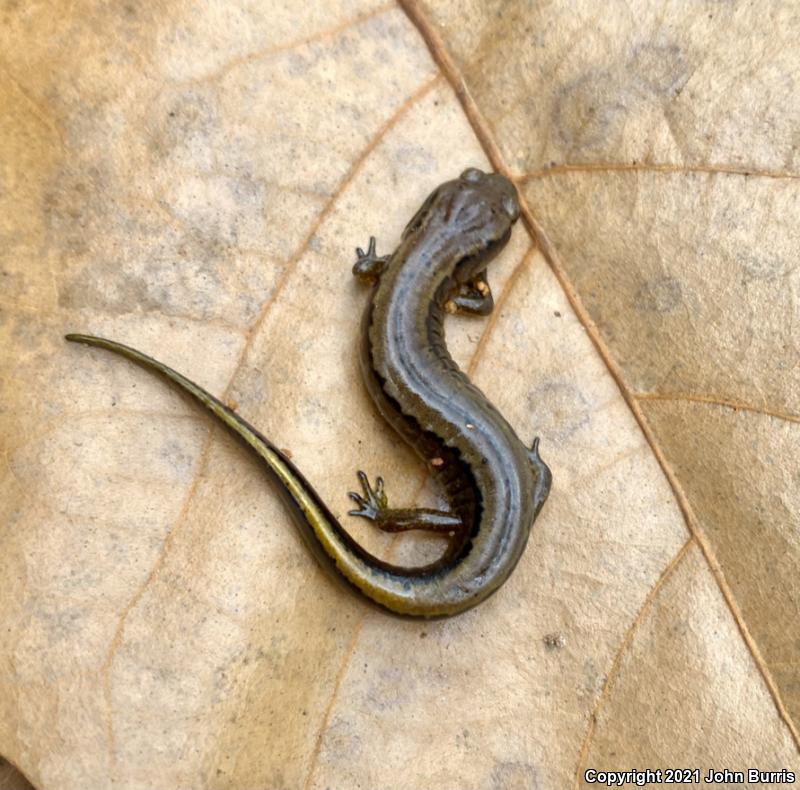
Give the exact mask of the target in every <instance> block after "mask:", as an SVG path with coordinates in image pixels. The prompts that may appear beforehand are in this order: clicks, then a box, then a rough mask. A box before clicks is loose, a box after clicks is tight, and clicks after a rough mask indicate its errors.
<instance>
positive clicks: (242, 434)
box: [65, 334, 482, 617]
mask: <svg viewBox="0 0 800 790" xmlns="http://www.w3.org/2000/svg"><path fill="white" fill-rule="evenodd" d="M65 338H66V339H67V340H69V341H71V342H73V343H85V344H86V345H89V346H97V347H98V348H104V349H107V350H108V351H113V352H114V353H115V354H120V355H121V356H123V357H126V358H127V359H130V360H131V361H133V362H136V363H138V364H139V365H142V366H143V367H145V368H148V369H149V370H153V371H156V372H158V373H160V374H161V375H163V376H165V377H166V378H168V379H169V380H170V381H172V382H173V383H175V384H176V385H177V386H178V387H179V388H180V389H181V390H183V391H184V392H186V393H188V394H189V395H191V396H192V397H194V398H195V400H197V401H199V402H200V403H201V404H202V405H203V406H205V407H206V408H207V409H208V410H209V411H210V412H211V413H212V414H214V416H215V417H217V418H218V419H219V420H220V421H221V422H222V423H223V424H224V425H225V426H226V427H227V428H229V429H230V430H231V431H232V432H233V433H234V434H236V436H238V437H239V438H240V439H241V440H242V441H244V442H245V444H247V445H248V447H250V448H251V449H252V450H253V451H254V452H255V453H256V454H257V455H258V456H259V457H260V458H261V459H262V460H263V461H264V463H265V464H266V466H267V468H268V469H269V470H270V472H271V473H272V474H273V476H274V477H275V478H276V479H277V481H278V482H279V483H280V486H279V489H280V491H281V494H282V495H283V498H284V500H285V502H286V504H287V505H288V506H289V509H290V510H291V512H292V515H293V516H294V518H295V521H296V523H297V525H298V527H299V528H300V532H301V534H302V535H303V538H304V539H305V541H306V543H307V544H308V546H309V548H310V549H311V551H312V552H313V553H314V555H315V556H316V557H317V559H318V560H319V562H320V564H321V565H322V566H323V567H325V568H326V569H328V570H330V571H335V573H334V575H335V576H336V577H337V578H338V579H340V580H341V579H344V580H346V581H347V582H349V583H350V584H351V585H352V586H353V587H355V588H356V589H357V590H358V591H359V592H360V593H362V594H363V595H365V596H367V598H369V599H371V600H372V601H373V602H374V603H377V604H378V605H379V606H381V607H383V608H385V609H388V610H389V611H391V612H394V613H395V614H402V615H411V616H422V617H441V616H445V615H450V614H456V613H457V612H459V611H463V610H464V609H467V608H470V607H471V606H474V605H475V604H477V603H478V602H479V601H480V600H482V597H478V598H477V599H475V600H472V601H470V602H469V603H467V602H465V601H462V602H460V603H459V604H458V605H455V606H454V605H453V604H452V603H449V604H448V603H445V602H443V601H441V600H439V597H440V594H441V591H440V590H439V588H438V585H437V584H436V583H435V582H434V584H433V587H432V588H431V587H430V584H431V580H430V579H426V578H424V577H419V576H417V577H414V576H410V575H409V574H408V573H407V572H406V573H403V569H402V568H398V567H396V566H392V565H390V564H388V563H386V562H384V561H383V560H381V559H379V558H378V557H374V556H373V555H372V554H370V553H369V552H367V551H366V550H365V549H364V548H362V547H361V546H360V545H359V544H358V543H356V541H354V540H353V538H351V537H350V535H349V534H348V533H347V532H346V530H345V529H344V528H343V527H342V526H341V524H339V522H338V521H337V519H336V517H335V516H334V515H333V514H332V513H331V512H330V510H329V509H328V507H327V506H326V505H325V503H324V502H323V501H322V499H321V498H320V497H319V495H318V494H317V493H316V491H314V489H313V488H312V486H311V485H310V484H309V483H308V481H307V480H306V479H305V477H303V475H302V474H301V472H300V471H299V470H298V469H297V467H296V466H295V465H294V464H293V463H292V462H291V461H290V460H289V459H288V458H287V457H286V456H285V455H284V454H283V453H282V452H281V451H280V450H278V448H277V447H275V445H274V444H272V442H270V441H269V440H268V439H267V438H266V437H264V436H263V435H262V434H261V433H259V432H258V431H257V430H256V429H255V428H254V427H253V426H252V425H250V424H249V423H248V422H246V421H245V420H243V419H242V418H241V417H240V416H239V415H238V414H236V412H234V411H233V410H232V409H230V408H228V407H227V406H226V405H225V404H224V403H223V402H222V401H220V400H219V399H218V398H215V397H214V396H213V395H211V394H210V393H208V392H206V390H204V389H203V388H202V387H200V386H198V385H197V384H195V383H194V382H193V381H190V380H189V379H187V378H186V377H185V376H182V375H181V374H180V373H178V372H177V371H175V370H173V369H172V368H170V367H167V365H164V364H163V363H161V362H159V361H158V360H156V359H153V358H152V357H149V356H147V355H146V354H143V353H142V352H141V351H137V350H136V349H135V348H131V347H130V346H126V345H123V344H122V343H117V342H115V341H113V340H107V339H106V338H102V337H96V336H94V335H81V334H69V335H65ZM437 590H438V591H439V595H437V594H435V593H436V592H437ZM432 593H433V594H432Z"/></svg>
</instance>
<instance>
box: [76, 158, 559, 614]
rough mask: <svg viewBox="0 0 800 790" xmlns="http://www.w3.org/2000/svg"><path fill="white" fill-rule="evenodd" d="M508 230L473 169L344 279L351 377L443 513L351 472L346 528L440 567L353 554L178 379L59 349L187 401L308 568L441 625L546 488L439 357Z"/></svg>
mask: <svg viewBox="0 0 800 790" xmlns="http://www.w3.org/2000/svg"><path fill="white" fill-rule="evenodd" d="M518 217H519V202H518V198H517V193H516V189H515V187H514V185H513V184H512V183H511V182H510V181H509V180H508V179H506V178H505V177H504V176H502V175H500V174H498V173H484V172H482V171H481V170H478V169H476V168H469V169H467V170H465V171H464V172H463V173H462V174H461V175H460V177H459V178H457V179H454V180H452V181H447V182H446V183H444V184H441V185H440V186H439V187H437V188H436V189H435V190H434V191H433V192H432V193H431V195H430V196H429V197H428V198H427V200H425V202H424V203H423V204H422V206H421V208H420V209H419V210H418V211H417V213H416V214H415V215H414V217H413V218H412V219H411V221H410V222H409V223H408V225H407V226H406V228H405V230H404V231H403V233H402V236H401V239H400V243H399V245H398V247H397V249H396V250H395V251H394V252H393V253H392V254H391V255H383V256H379V255H377V254H376V250H375V246H376V245H375V239H374V237H373V238H371V239H370V242H369V245H368V248H367V250H366V251H364V250H362V249H360V248H358V249H357V250H356V253H357V261H356V263H355V265H354V267H353V273H354V274H355V276H356V277H357V278H358V280H360V281H361V282H363V283H365V284H368V285H370V286H371V298H370V301H369V303H368V306H367V308H366V311H365V315H364V320H363V327H362V333H361V352H360V358H361V369H362V374H363V378H364V381H365V383H366V388H367V390H368V392H369V394H370V396H371V397H372V399H373V401H374V402H375V404H376V406H377V408H378V410H379V411H380V413H381V414H382V415H383V417H384V418H385V419H386V420H387V422H388V423H389V424H390V425H391V426H392V427H393V428H394V429H395V430H396V431H397V433H398V434H399V435H400V436H401V437H402V438H403V439H404V440H405V441H406V442H408V443H409V444H410V445H411V447H413V449H414V450H415V451H416V452H417V454H418V455H419V456H420V457H421V459H422V460H423V462H424V463H425V464H426V466H427V468H428V469H429V471H430V473H431V475H432V476H433V477H434V479H435V480H436V481H437V482H438V484H439V485H440V487H441V489H442V491H443V493H444V494H445V496H446V500H447V503H448V507H447V509H442V510H437V509H433V508H416V509H393V508H390V507H389V504H388V499H387V495H386V490H385V487H384V481H383V479H382V478H380V477H378V478H376V480H375V483H374V485H373V484H372V483H371V482H370V481H369V479H368V477H367V476H366V475H365V474H364V472H361V471H359V472H358V478H359V480H360V484H361V492H360V493H356V492H350V494H349V496H350V498H351V499H352V500H353V502H354V503H355V508H354V509H353V510H351V511H349V513H350V515H353V516H358V517H361V518H365V519H368V520H370V521H371V522H372V523H373V524H375V526H376V527H378V528H379V529H382V530H385V531H388V532H402V531H407V530H429V531H433V532H438V533H440V534H442V535H444V536H446V537H447V548H446V549H445V550H444V552H443V554H442V556H441V557H439V558H438V559H436V560H435V561H432V562H429V563H428V564H425V565H422V566H417V567H404V566H400V565H393V564H391V563H389V562H386V561H384V560H382V559H380V558H378V557H375V556H374V555H372V554H371V553H369V552H368V551H366V550H365V549H364V548H363V547H362V546H361V545H359V543H357V542H356V541H355V540H354V539H353V538H352V537H351V536H350V535H349V533H348V532H347V531H346V530H345V529H344V527H342V525H341V524H340V523H339V521H338V520H337V519H336V518H335V517H334V515H333V514H332V513H331V511H330V509H329V508H328V507H327V505H326V504H325V503H324V502H323V501H322V499H321V497H320V496H319V495H318V494H317V492H316V491H315V490H314V489H313V488H312V486H311V485H310V484H309V482H308V481H307V480H306V478H305V477H304V476H303V475H302V474H301V472H300V471H299V470H298V469H297V468H296V466H295V465H294V464H293V463H292V462H291V461H290V460H289V459H288V458H287V457H286V455H285V454H284V453H282V452H281V451H280V450H279V449H278V448H277V447H276V446H275V445H274V444H273V443H272V442H270V441H269V440H268V439H267V438H265V437H264V436H263V435H262V434H261V433H259V432H258V431H257V430H256V429H255V428H254V427H253V426H252V425H250V424H249V423H247V422H246V421H245V420H243V419H242V418H241V417H240V416H239V415H238V414H236V412H234V411H233V410H232V409H230V408H229V407H228V406H226V405H225V404H224V403H222V401H220V400H218V399H217V398H215V397H214V396H213V395H210V394H209V393H208V392H206V391H205V390H204V389H202V388H201V387H199V386H198V385H197V384H195V383H194V382H192V381H190V380H189V379H187V378H186V377H184V376H182V375H181V374H180V373H177V372H176V371H174V370H172V369H171V368H169V367H167V366H166V365H163V364H162V363H160V362H158V361H156V360H155V359H152V358H151V357H149V356H147V355H145V354H143V353H142V352H140V351H137V350H136V349H133V348H130V347H128V346H125V345H122V344H121V343H117V342H114V341H112V340H106V339H104V338H100V337H95V336H92V335H80V334H70V335H67V336H66V339H67V340H70V341H75V342H80V343H86V344H88V345H91V346H98V347H101V348H105V349H108V350H109V351H113V352H116V353H118V354H121V355H122V356H125V357H127V358H128V359H130V360H132V361H134V362H137V363H139V364H141V365H143V366H144V367H146V368H148V369H151V370H153V371H156V372H158V373H160V374H162V375H163V376H165V377H166V378H167V379H169V380H171V381H172V382H173V383H175V384H176V385H177V386H178V387H180V388H181V389H182V390H184V391H185V392H187V393H189V394H190V395H192V396H193V397H194V398H196V399H197V400H198V401H199V402H200V403H201V404H203V405H204V406H205V407H207V408H208V409H209V410H210V411H211V412H212V413H213V414H214V415H215V416H216V417H217V418H218V419H219V420H221V421H222V423H224V424H225V425H226V426H227V427H228V428H229V429H230V430H231V431H233V433H234V434H236V435H237V436H238V437H239V438H240V439H241V440H243V441H244V442H245V443H246V444H247V445H248V446H249V447H250V448H251V449H252V450H253V451H255V453H256V454H257V455H258V456H259V457H260V459H261V460H262V461H263V462H264V463H265V464H266V467H267V469H268V470H269V472H270V473H271V475H272V476H273V477H274V478H275V479H276V480H277V481H278V483H279V486H278V488H279V491H280V492H281V493H282V495H283V498H284V499H285V501H286V503H287V505H288V507H289V509H290V510H291V513H292V515H293V516H294V520H295V522H296V523H297V525H298V527H299V529H300V532H301V534H302V535H303V537H304V539H305V541H306V543H307V544H308V545H309V547H310V548H311V550H312V552H313V554H314V555H315V556H316V558H317V559H318V560H319V562H320V563H321V564H322V565H323V566H324V567H325V568H327V569H328V570H330V571H331V572H332V573H333V575H334V576H335V577H337V578H339V579H342V580H344V581H345V582H346V583H348V584H349V585H350V586H351V587H352V588H354V589H355V590H357V591H358V592H360V593H362V594H363V595H365V596H366V597H367V598H368V599H370V600H371V601H373V602H374V603H376V604H378V605H379V606H380V607H382V608H384V609H386V610H389V611H390V612H393V613H396V614H400V615H408V616H413V617H446V616H449V615H455V614H458V613H459V612H463V611H465V610H467V609H469V608H471V607H473V606H475V605H476V604H478V603H480V602H481V601H483V600H485V599H486V598H487V597H488V596H489V595H491V594H492V593H493V592H495V591H496V590H497V589H498V588H499V587H500V586H501V585H502V584H503V583H504V582H505V581H506V579H507V578H508V577H509V575H510V574H511V572H512V571H513V570H514V567H515V566H516V564H517V562H518V561H519V559H520V557H521V555H522V553H523V551H524V549H525V545H526V543H527V541H528V536H529V534H530V531H531V527H532V526H533V522H534V520H535V518H536V516H537V514H538V513H539V511H540V509H541V508H542V505H543V504H544V502H545V500H546V499H547V496H548V493H549V491H550V485H551V480H552V475H551V472H550V469H549V468H548V466H547V465H546V464H545V463H544V461H542V459H541V458H540V456H539V450H538V445H539V442H538V439H536V440H534V441H533V444H532V445H531V446H530V447H528V446H526V445H525V444H524V443H523V442H522V441H521V440H520V439H519V438H518V437H517V435H516V434H515V432H514V430H513V429H512V428H511V426H510V425H509V424H508V422H507V421H506V420H505V419H504V418H503V417H502V415H501V414H500V413H499V412H498V410H497V409H496V408H495V407H494V406H493V405H492V404H491V403H490V402H489V401H488V400H487V399H486V397H485V396H484V395H483V393H482V392H481V391H480V390H479V389H478V388H477V387H475V386H474V385H473V384H472V383H471V382H470V381H469V379H468V378H467V377H466V376H465V375H464V374H463V373H462V372H461V370H460V369H459V368H458V366H457V365H456V364H455V362H454V361H453V359H452V357H451V356H450V354H449V353H448V351H447V347H446V345H445V332H444V319H445V316H446V315H447V314H448V313H464V314H472V315H478V316H485V315H488V314H489V313H490V312H491V311H492V309H493V306H494V302H493V298H492V292H491V288H490V287H489V284H488V281H487V264H488V263H489V262H490V261H491V260H492V259H493V258H494V257H495V256H496V255H497V254H498V253H499V252H500V250H501V249H502V248H503V247H504V246H505V245H506V244H507V243H508V240H509V238H510V236H511V230H512V226H513V225H514V223H515V222H516V220H517V218H518Z"/></svg>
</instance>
